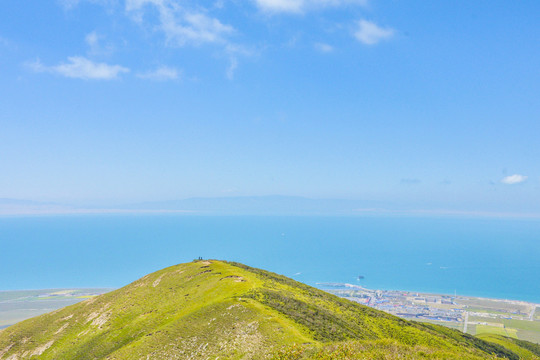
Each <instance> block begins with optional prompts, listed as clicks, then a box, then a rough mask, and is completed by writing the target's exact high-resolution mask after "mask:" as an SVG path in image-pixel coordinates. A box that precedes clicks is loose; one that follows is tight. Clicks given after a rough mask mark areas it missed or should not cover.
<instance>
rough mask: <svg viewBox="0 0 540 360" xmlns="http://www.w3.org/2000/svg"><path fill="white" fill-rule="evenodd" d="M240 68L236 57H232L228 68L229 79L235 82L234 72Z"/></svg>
mask: <svg viewBox="0 0 540 360" xmlns="http://www.w3.org/2000/svg"><path fill="white" fill-rule="evenodd" d="M237 67H238V59H236V57H231V58H230V59H229V67H228V68H227V72H226V75H227V79H229V80H233V79H234V72H235V71H236V68H237Z"/></svg>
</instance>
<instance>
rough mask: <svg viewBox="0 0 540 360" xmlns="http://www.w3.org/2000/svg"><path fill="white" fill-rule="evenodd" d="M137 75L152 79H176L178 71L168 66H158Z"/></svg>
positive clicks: (178, 75) (178, 76)
mask: <svg viewBox="0 0 540 360" xmlns="http://www.w3.org/2000/svg"><path fill="white" fill-rule="evenodd" d="M137 77H139V78H141V79H147V80H154V81H167V80H178V79H179V78H180V71H179V70H177V69H175V68H172V67H169V66H160V67H158V68H157V69H155V70H152V71H148V72H144V73H139V74H137Z"/></svg>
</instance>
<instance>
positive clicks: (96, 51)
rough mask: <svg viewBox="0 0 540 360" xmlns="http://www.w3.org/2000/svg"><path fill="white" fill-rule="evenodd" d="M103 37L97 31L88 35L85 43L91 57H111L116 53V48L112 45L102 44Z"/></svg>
mask: <svg viewBox="0 0 540 360" xmlns="http://www.w3.org/2000/svg"><path fill="white" fill-rule="evenodd" d="M102 38H103V37H102V36H101V35H99V34H98V33H97V32H96V31H92V32H91V33H89V34H87V35H86V36H85V38H84V41H85V42H86V44H87V45H88V48H89V50H88V53H89V54H90V55H111V54H112V53H113V52H114V46H113V45H111V44H105V45H103V44H102V41H101V40H102Z"/></svg>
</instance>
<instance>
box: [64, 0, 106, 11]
mask: <svg viewBox="0 0 540 360" xmlns="http://www.w3.org/2000/svg"><path fill="white" fill-rule="evenodd" d="M83 1H85V2H89V3H92V4H96V5H102V6H107V5H112V4H113V2H114V1H115V0H57V2H58V3H59V4H60V6H62V7H63V8H64V10H72V9H74V8H76V7H77V6H78V5H79V4H80V3H81V2H83Z"/></svg>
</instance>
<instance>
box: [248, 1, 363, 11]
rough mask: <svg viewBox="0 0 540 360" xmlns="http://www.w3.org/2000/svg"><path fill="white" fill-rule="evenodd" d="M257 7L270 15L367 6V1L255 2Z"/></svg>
mask: <svg viewBox="0 0 540 360" xmlns="http://www.w3.org/2000/svg"><path fill="white" fill-rule="evenodd" d="M255 3H256V5H257V6H258V7H259V9H261V10H262V11H265V12H270V13H303V12H305V11H308V10H314V9H321V8H326V7H339V6H345V5H361V6H365V5H366V4H367V0H255Z"/></svg>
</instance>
